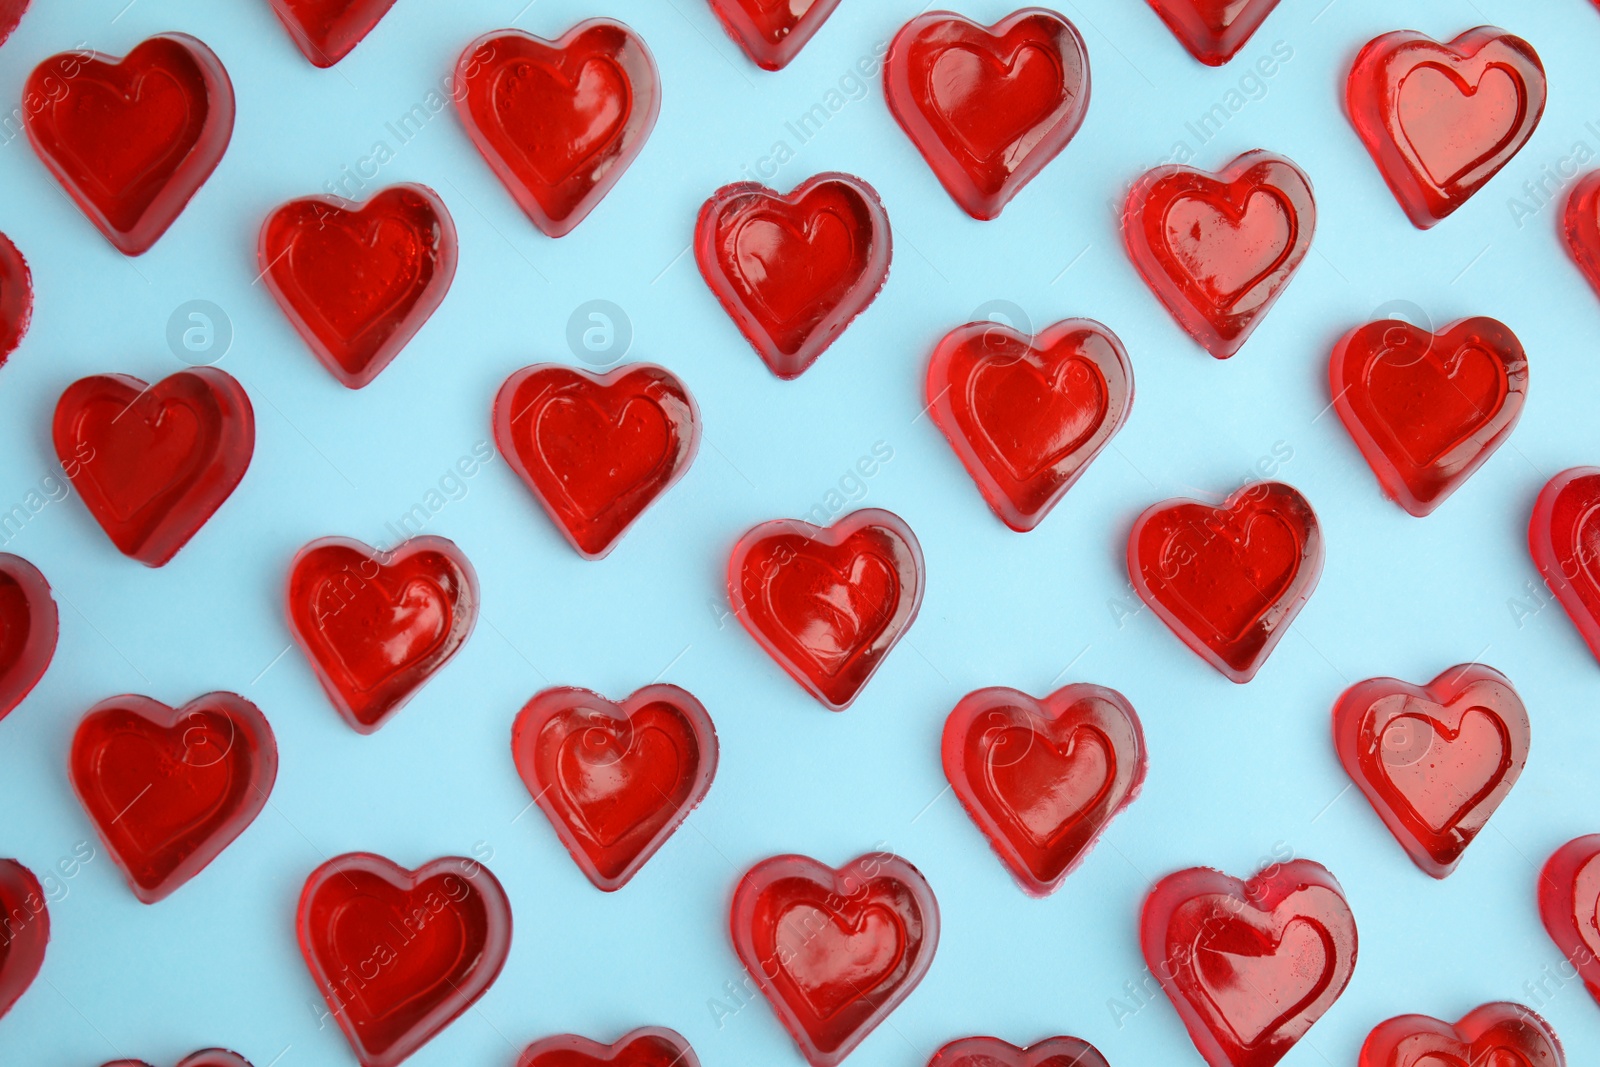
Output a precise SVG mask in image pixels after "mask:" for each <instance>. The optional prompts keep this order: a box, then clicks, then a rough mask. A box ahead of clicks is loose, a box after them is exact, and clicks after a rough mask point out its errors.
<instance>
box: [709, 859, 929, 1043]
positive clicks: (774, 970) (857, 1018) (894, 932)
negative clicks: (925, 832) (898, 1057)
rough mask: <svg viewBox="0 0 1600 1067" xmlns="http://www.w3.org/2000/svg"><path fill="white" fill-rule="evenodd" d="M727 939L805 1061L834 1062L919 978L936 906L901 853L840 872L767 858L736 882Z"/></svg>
mask: <svg viewBox="0 0 1600 1067" xmlns="http://www.w3.org/2000/svg"><path fill="white" fill-rule="evenodd" d="M730 929H731V933H732V936H733V947H734V950H735V951H736V952H738V954H739V960H740V961H741V962H742V963H743V964H744V966H745V970H746V971H748V972H749V974H750V977H751V979H752V980H754V981H755V983H756V985H757V986H759V987H760V989H761V992H762V993H763V994H764V995H765V996H766V998H767V999H768V1000H769V1001H771V1002H772V1009H773V1011H774V1012H775V1013H776V1014H777V1016H778V1019H779V1021H780V1022H782V1023H783V1025H784V1028H785V1029H787V1030H788V1031H789V1034H790V1036H791V1037H793V1038H794V1041H795V1044H796V1045H798V1046H799V1048H800V1053H801V1055H803V1056H804V1057H805V1058H806V1061H807V1062H808V1063H810V1064H811V1067H833V1065H835V1064H837V1063H839V1062H840V1061H842V1060H843V1059H844V1058H845V1057H846V1056H848V1055H849V1054H850V1053H851V1052H852V1051H853V1050H854V1049H855V1047H856V1046H857V1045H859V1044H860V1043H861V1041H862V1040H863V1039H864V1038H866V1036H867V1035H868V1034H870V1033H871V1032H872V1031H873V1030H874V1029H875V1028H876V1027H877V1026H878V1024H880V1023H882V1022H883V1021H884V1020H885V1019H887V1018H888V1017H889V1015H890V1013H891V1012H893V1011H894V1009H895V1008H897V1007H899V1006H900V1003H901V1002H902V1001H904V1000H905V999H906V997H908V996H910V994H911V991H912V990H914V989H915V988H916V987H917V984H918V983H919V982H921V981H922V977H923V975H925V974H926V973H927V971H928V968H929V967H930V966H931V965H932V963H933V954H934V950H935V949H936V948H937V947H938V944H939V905H938V902H937V901H936V900H934V896H933V890H932V889H931V888H929V886H928V883H927V880H926V879H924V878H923V877H922V874H921V873H920V872H919V871H918V870H917V869H916V868H915V867H913V866H911V864H909V863H907V862H906V861H905V860H903V859H901V858H900V857H899V856H895V855H892V854H890V853H886V852H875V853H870V854H868V855H865V856H860V857H858V858H856V859H854V860H852V861H851V862H849V863H847V864H845V865H844V866H843V867H841V868H839V869H838V870H834V869H833V868H831V867H828V866H825V865H824V864H821V863H818V862H817V861H816V860H814V859H810V858H808V857H806V856H793V855H790V856H775V857H773V858H772V859H768V860H763V861H762V862H760V863H758V864H756V865H755V866H754V867H752V868H751V869H750V870H749V871H747V872H746V873H745V876H744V877H743V878H741V879H740V880H739V885H738V887H737V888H736V889H735V890H734V893H733V909H732V913H731V917H730Z"/></svg>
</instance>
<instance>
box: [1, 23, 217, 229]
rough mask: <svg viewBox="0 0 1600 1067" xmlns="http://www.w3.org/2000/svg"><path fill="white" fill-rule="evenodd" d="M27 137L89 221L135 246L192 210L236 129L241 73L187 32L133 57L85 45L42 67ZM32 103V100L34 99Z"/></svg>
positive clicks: (160, 39)
mask: <svg viewBox="0 0 1600 1067" xmlns="http://www.w3.org/2000/svg"><path fill="white" fill-rule="evenodd" d="M23 99H24V101H30V102H31V101H37V102H38V110H37V111H35V112H34V113H33V115H32V117H31V118H30V119H29V120H28V122H27V124H26V128H27V131H28V140H29V141H31V142H32V143H33V149H34V151H35V152H37V153H38V155H39V158H40V160H42V161H43V162H44V165H45V166H46V167H48V168H49V169H50V172H51V173H52V174H54V175H55V176H56V180H57V181H59V182H60V183H61V186H62V188H64V189H66V191H67V192H68V194H70V195H71V197H72V199H73V200H74V201H76V202H77V205H78V207H79V208H80V209H81V210H82V211H83V213H84V214H85V215H86V216H88V218H89V221H90V222H92V223H94V224H95V226H96V227H98V228H99V230H100V232H101V233H103V234H105V236H106V240H108V241H110V242H111V243H112V244H113V245H115V246H116V247H117V248H118V249H119V250H120V251H122V252H123V253H124V254H126V255H130V256H137V255H140V254H141V253H143V252H146V251H148V250H149V249H150V246H151V245H154V244H155V243H156V241H158V240H159V239H160V238H161V235H162V234H163V233H166V232H167V227H169V226H171V225H172V223H173V222H174V221H175V220H176V219H177V217H178V216H179V215H180V214H182V213H183V209H184V207H185V205H187V204H188V203H189V200H190V198H191V197H193V196H194V194H195V193H196V192H197V191H198V190H199V188H200V186H202V185H204V184H205V181H206V179H207V178H209V177H210V176H211V172H212V171H213V170H215V169H216V167H217V164H218V163H219V162H221V160H222V154H223V153H224V152H225V151H227V148H228V140H229V139H230V138H231V137H232V136H233V83H232V82H230V81H229V80H228V72H227V71H226V70H224V69H223V66H222V61H221V60H219V59H218V58H217V57H216V54H215V53H214V52H212V51H211V49H209V48H207V47H206V46H205V45H204V44H202V43H200V42H199V41H197V40H195V39H194V38H193V37H190V36H188V35H187V34H182V33H163V34H160V35H158V36H155V37H152V38H150V39H149V40H147V41H145V42H143V43H142V44H140V45H139V46H138V47H136V48H135V49H134V50H133V51H131V52H129V53H128V55H127V57H126V58H124V59H116V58H113V57H111V56H105V55H101V54H100V53H98V52H95V53H91V54H89V55H88V56H85V55H84V54H83V53H81V52H63V53H61V54H60V55H56V56H51V57H50V58H49V59H47V60H45V61H44V62H43V63H41V64H39V65H38V66H37V67H35V68H34V71H33V73H32V74H30V75H29V76H28V81H27V84H26V85H25V86H24V88H23ZM30 107H31V104H30Z"/></svg>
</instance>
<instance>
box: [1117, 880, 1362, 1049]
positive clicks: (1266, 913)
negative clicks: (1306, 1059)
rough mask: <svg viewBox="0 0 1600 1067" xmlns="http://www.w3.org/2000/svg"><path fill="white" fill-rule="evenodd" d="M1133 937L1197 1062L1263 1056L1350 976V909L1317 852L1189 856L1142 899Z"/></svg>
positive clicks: (1299, 1032)
mask: <svg viewBox="0 0 1600 1067" xmlns="http://www.w3.org/2000/svg"><path fill="white" fill-rule="evenodd" d="M1140 944H1141V945H1142V947H1143V949H1144V958H1145V962H1146V963H1147V964H1149V966H1150V971H1151V973H1152V974H1154V975H1155V976H1156V979H1157V980H1158V981H1159V982H1160V983H1161V988H1162V989H1163V990H1165V992H1166V994H1167V997H1168V999H1170V1000H1171V1001H1172V1006H1173V1007H1174V1008H1176V1009H1177V1011H1178V1017H1179V1018H1180V1019H1182V1020H1183V1025H1184V1026H1185V1027H1186V1028H1187V1029H1188V1031H1189V1037H1190V1038H1191V1039H1192V1040H1193V1041H1194V1047H1195V1049H1196V1050H1197V1051H1199V1053H1200V1055H1201V1057H1203V1058H1204V1059H1205V1061H1206V1063H1208V1064H1210V1065H1211V1067H1272V1065H1273V1064H1275V1063H1277V1062H1278V1061H1279V1060H1281V1059H1282V1058H1283V1057H1284V1056H1285V1055H1286V1054H1287V1053H1288V1052H1289V1050H1290V1049H1291V1048H1293V1047H1294V1045H1295V1043H1296V1042H1297V1041H1299V1040H1300V1039H1301V1038H1302V1037H1304V1036H1305V1035H1306V1031H1308V1030H1310V1029H1311V1027H1312V1025H1313V1024H1314V1023H1316V1021H1317V1020H1318V1019H1320V1018H1322V1015H1323V1013H1325V1012H1326V1011H1327V1010H1328V1009H1329V1008H1330V1007H1332V1006H1333V1002H1334V1001H1336V1000H1338V999H1339V995H1340V994H1341V993H1343V992H1344V988H1345V986H1346V985H1348V984H1349V983H1350V975H1351V974H1352V973H1353V972H1354V971H1355V966H1356V919H1355V916H1354V915H1353V914H1351V912H1350V905H1349V904H1348V903H1347V902H1346V901H1345V898H1344V890H1343V889H1342V888H1341V887H1340V885H1339V883H1338V881H1336V880H1335V879H1334V877H1333V875H1332V874H1330V873H1328V870H1327V868H1325V867H1323V866H1322V865H1321V864H1320V863H1313V862H1311V861H1310V860H1289V861H1288V862H1285V863H1275V864H1273V865H1272V866H1270V867H1268V868H1267V869H1265V870H1263V871H1262V872H1261V873H1259V874H1257V875H1256V876H1255V877H1254V878H1252V879H1251V880H1250V881H1249V882H1241V881H1239V880H1238V879H1237V878H1230V877H1229V876H1227V875H1225V874H1223V873H1221V872H1220V871H1214V870H1211V869H1209V868H1205V867H1191V868H1190V869H1188V870H1185V871H1179V872H1177V873H1176V874H1171V875H1168V876H1167V877H1165V878H1163V879H1162V880H1161V881H1160V882H1158V883H1157V884H1156V887H1155V888H1154V889H1152V890H1151V891H1150V895H1149V896H1148V897H1146V898H1145V902H1144V912H1143V915H1142V917H1141V919H1140Z"/></svg>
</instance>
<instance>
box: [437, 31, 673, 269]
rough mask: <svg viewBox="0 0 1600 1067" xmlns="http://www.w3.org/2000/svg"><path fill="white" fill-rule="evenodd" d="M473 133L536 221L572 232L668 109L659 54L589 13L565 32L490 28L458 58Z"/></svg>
mask: <svg viewBox="0 0 1600 1067" xmlns="http://www.w3.org/2000/svg"><path fill="white" fill-rule="evenodd" d="M455 85H456V87H457V90H456V110H457V112H459V114H460V115H461V121H462V123H463V124H465V126H466V128H467V135H468V136H469V137H471V138H472V143H473V144H475V145H477V146H478V151H480V152H482V153H483V158H484V159H486V160H488V162H489V166H490V168H491V169H493V171H494V172H495V174H496V176H498V177H499V179H500V180H501V181H502V182H504V183H505V186H506V188H507V189H508V190H510V192H511V195H512V197H514V198H515V199H516V201H517V204H518V206H519V207H521V208H522V210H523V211H525V212H527V215H528V218H530V219H532V220H533V223H534V225H535V226H538V227H539V229H541V230H543V231H544V232H545V233H546V234H548V235H549V236H551V237H562V236H565V235H566V234H568V233H571V232H572V230H573V228H574V227H575V226H577V225H578V223H580V222H582V221H583V220H584V219H585V218H586V217H587V216H588V214H589V212H591V211H593V210H594V208H595V205H596V204H598V203H600V201H601V200H603V199H604V198H605V195H606V194H607V193H609V192H610V191H611V187H612V186H614V185H616V184H617V181H618V180H619V179H620V178H621V177H622V175H623V173H624V172H625V171H627V169H628V167H629V165H630V164H632V163H633V161H634V159H635V157H637V156H638V155H639V152H640V150H641V149H643V148H644V143H645V141H646V140H648V139H649V137H650V131H651V130H652V129H654V128H655V124H656V116H657V115H659V114H660V112H661V75H660V74H659V73H658V72H657V70H656V61H655V59H654V58H653V57H652V56H651V55H650V49H648V48H646V47H645V43H644V41H642V40H640V39H639V37H638V35H637V34H635V33H634V32H633V31H632V30H630V29H629V28H628V27H626V26H624V25H623V24H622V23H620V22H615V21H612V20H611V19H588V20H586V21H584V22H580V23H578V24H577V25H576V26H574V27H573V28H572V29H570V30H568V31H567V32H566V33H565V34H564V35H562V37H561V38H560V40H556V41H547V40H544V39H543V38H541V37H535V36H534V35H533V34H531V33H523V32H522V31H521V30H501V31H498V32H496V33H490V34H486V35H484V36H483V37H480V38H478V39H477V40H476V41H474V42H472V44H470V45H468V46H467V50H466V51H465V52H463V53H462V54H461V60H460V62H459V63H458V64H457V65H456V80H455Z"/></svg>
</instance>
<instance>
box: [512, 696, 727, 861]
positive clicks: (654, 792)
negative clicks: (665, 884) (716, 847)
mask: <svg viewBox="0 0 1600 1067" xmlns="http://www.w3.org/2000/svg"><path fill="white" fill-rule="evenodd" d="M511 755H512V758H513V759H514V760H515V761H516V764H517V773H518V774H519V775H521V776H522V783H523V784H524V785H526V786H527V787H528V792H529V793H531V794H533V799H534V800H536V801H538V803H539V807H540V808H542V809H543V810H544V813H545V815H546V816H547V817H548V818H549V819H550V825H551V826H553V827H554V828H555V831H556V835H557V836H558V837H560V838H561V843H562V844H563V845H565V846H566V847H567V851H568V852H569V853H571V854H572V859H573V861H574V862H575V863H577V865H578V867H579V868H580V869H581V870H582V871H583V873H584V874H585V875H587V876H588V878H589V881H591V882H593V883H594V884H595V886H596V887H598V888H600V889H603V890H605V891H606V892H611V891H612V890H616V889H621V888H622V887H623V886H624V885H626V884H627V883H628V880H629V879H630V878H632V877H633V876H634V875H635V874H636V873H638V870H639V868H641V867H643V866H644V865H645V862H646V861H647V860H649V859H650V857H651V856H653V855H655V853H656V850H657V849H659V848H660V847H661V846H662V845H663V844H665V843H666V840H667V838H669V837H671V836H672V833H673V831H675V830H676V829H677V828H678V827H679V826H680V825H681V824H682V823H683V820H684V819H687V818H688V817H689V812H691V811H692V810H694V808H695V806H696V805H697V804H699V803H700V801H701V800H703V799H704V798H705V795H706V792H707V791H708V790H710V788H711V779H712V778H713V777H715V775H716V773H717V731H716V728H715V727H714V726H712V725H711V716H709V715H707V714H706V709H705V706H704V705H702V704H701V703H700V701H698V700H696V699H695V698H694V697H693V696H691V695H690V694H689V693H687V692H685V691H684V690H682V689H680V688H678V687H677V686H675V685H650V686H646V687H645V688H643V689H641V690H639V691H638V692H636V693H634V694H633V695H632V696H630V697H628V699H626V700H624V701H623V702H622V703H620V704H616V703H613V702H611V701H609V700H607V699H606V698H605V697H603V696H601V695H599V694H598V693H592V692H590V691H589V690H587V689H574V688H570V687H560V688H555V689H546V690H545V691H544V692H542V693H540V694H539V695H538V696H536V697H534V698H533V699H532V700H530V701H528V703H527V705H526V706H525V707H524V708H523V709H522V711H521V712H520V713H519V714H518V715H517V721H516V724H515V725H514V726H513V727H512V730H511Z"/></svg>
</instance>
